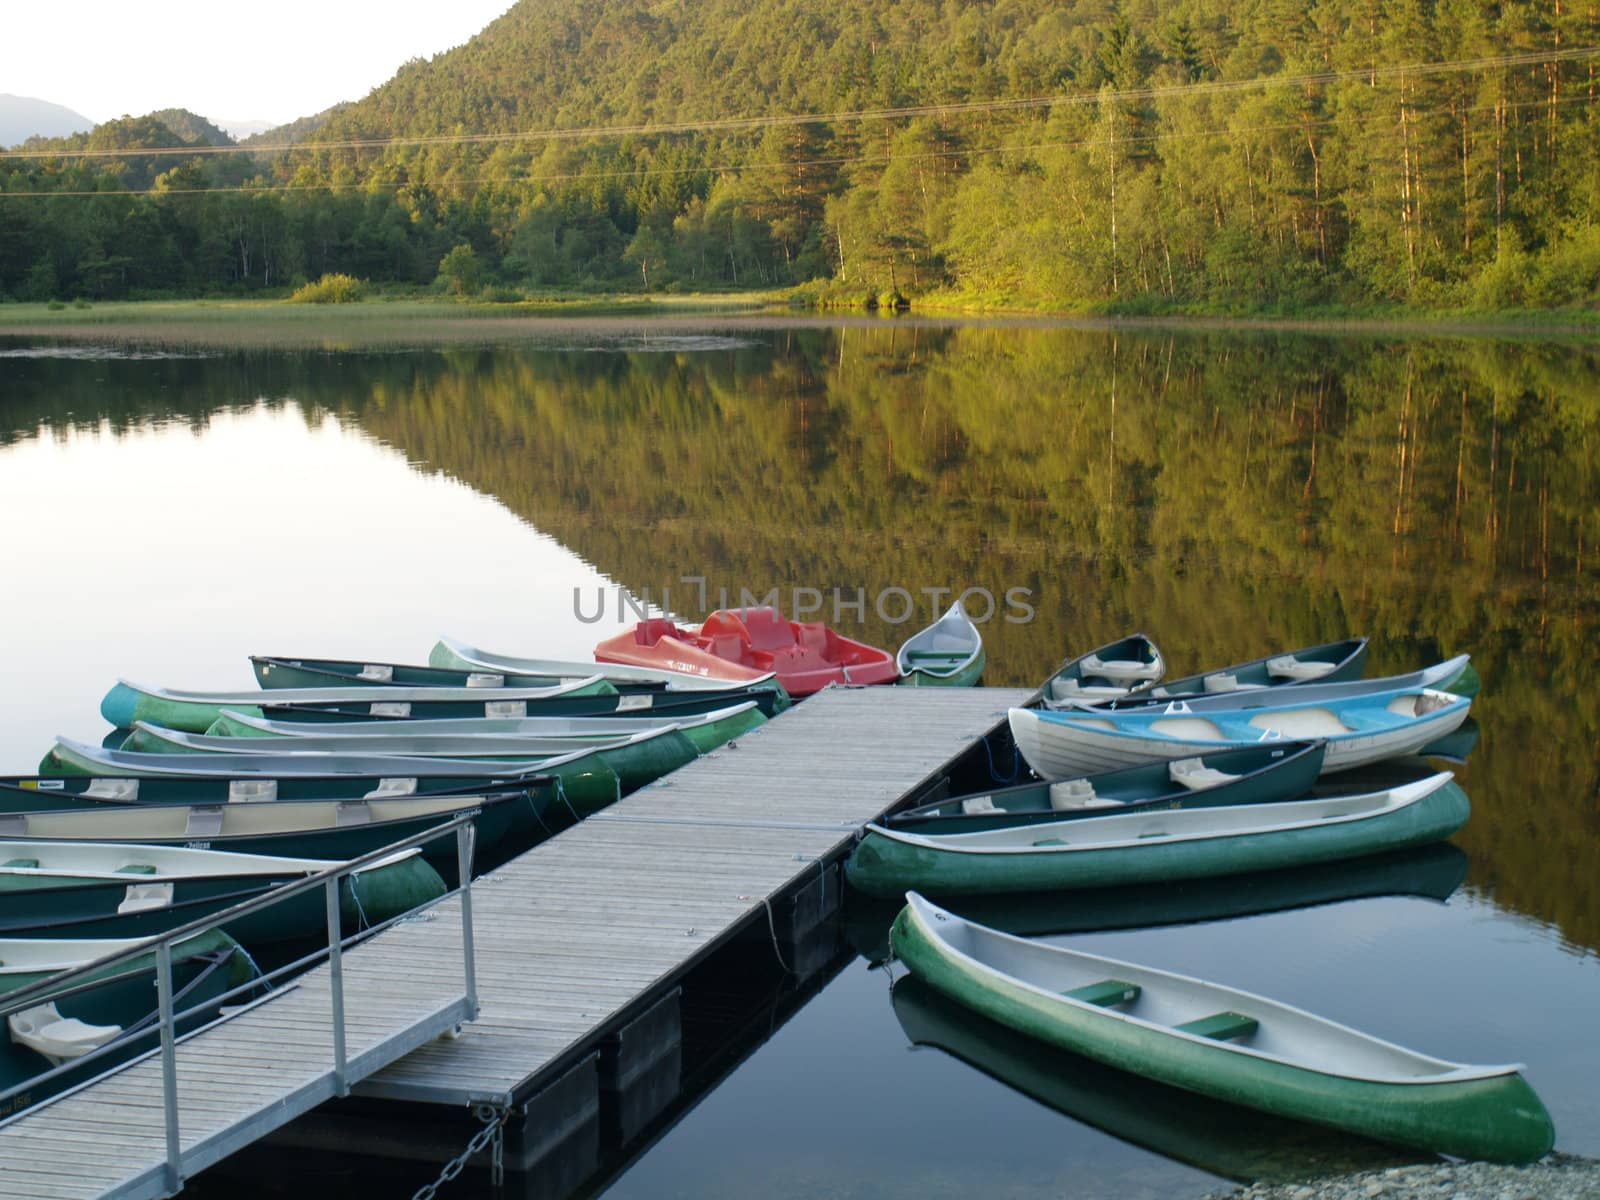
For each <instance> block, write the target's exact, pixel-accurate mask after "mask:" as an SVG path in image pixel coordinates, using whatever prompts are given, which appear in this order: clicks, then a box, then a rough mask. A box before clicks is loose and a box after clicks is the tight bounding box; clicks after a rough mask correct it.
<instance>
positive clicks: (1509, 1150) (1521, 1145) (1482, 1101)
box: [890, 892, 1555, 1162]
mask: <svg viewBox="0 0 1600 1200" xmlns="http://www.w3.org/2000/svg"><path fill="white" fill-rule="evenodd" d="M890 940H891V942H892V944H893V947H894V951H895V954H896V955H897V956H898V957H899V958H900V959H901V961H903V962H904V963H905V965H906V966H907V967H908V968H909V969H910V970H911V972H912V974H914V975H916V976H917V977H919V978H921V979H922V980H923V981H925V982H926V983H928V984H929V985H931V986H932V987H934V988H936V989H938V990H939V991H940V992H943V993H944V994H945V995H947V996H949V997H950V998H951V999H953V1000H956V1001H957V1002H959V1003H961V1004H963V1005H965V1006H967V1007H968V1008H970V1009H973V1010H974V1011H976V1012H978V1013H980V1014H982V1015H983V1016H985V1017H987V1018H989V1019H990V1020H992V1021H996V1022H998V1023H999V1024H1001V1025H1005V1026H1007V1027H1008V1028H1011V1029H1014V1030H1016V1031H1017V1032H1019V1033H1022V1034H1025V1035H1027V1036H1028V1037H1032V1038H1037V1039H1038V1040H1039V1041H1041V1042H1044V1043H1046V1044H1048V1045H1051V1046H1055V1047H1057V1048H1059V1049H1062V1050H1067V1051H1070V1052H1072V1053H1074V1054H1082V1055H1085V1056H1087V1057H1089V1058H1092V1059H1095V1060H1096V1061H1098V1062H1101V1063H1104V1064H1106V1065H1107V1066H1111V1067H1115V1068H1117V1069H1119V1070H1123V1071H1128V1072H1130V1073H1132V1074H1134V1075H1140V1076H1143V1077H1145V1078H1147V1079H1153V1080H1156V1081H1157V1082H1160V1083H1165V1084H1169V1085H1171V1086H1173V1087H1180V1088H1184V1089H1186V1090H1189V1091H1192V1092H1197V1093H1199V1094H1201V1095H1203V1096H1209V1097H1211V1098H1213V1099H1217V1100H1224V1101H1227V1102H1229V1103H1232V1104H1242V1105H1245V1106H1246V1107H1249V1108H1255V1109H1260V1110H1262V1111H1265V1112H1271V1113H1276V1114H1278V1115H1280V1116H1285V1117H1292V1118H1294V1119H1296V1120H1301V1121H1311V1122H1315V1123H1317V1124H1321V1125H1329V1126H1332V1127H1334V1128H1336V1129H1345V1130H1348V1131H1350V1132H1352V1133H1358V1134H1361V1135H1363V1136H1365V1137H1371V1138H1376V1139H1377V1140H1379V1141H1385V1142H1394V1143H1397V1144H1399V1145H1403V1146H1415V1147H1418V1148H1420V1149H1424V1150H1430V1151H1435V1152H1438V1153H1443V1154H1452V1155H1456V1156H1458V1157H1462V1158H1474V1159H1489V1160H1492V1161H1498V1162H1529V1161H1532V1160H1533V1159H1536V1158H1539V1157H1540V1156H1542V1155H1543V1154H1545V1153H1546V1152H1547V1151H1548V1150H1549V1149H1550V1147H1551V1145H1552V1144H1553V1143H1554V1140H1555V1130H1554V1127H1553V1126H1552V1125H1551V1122H1550V1116H1549V1114H1548V1113H1547V1112H1546V1111H1545V1108H1544V1105H1543V1104H1542V1103H1540V1101H1539V1097H1538V1095H1537V1094H1536V1093H1535V1092H1534V1090H1533V1089H1532V1088H1531V1087H1530V1086H1529V1085H1528V1083H1527V1081H1526V1080H1525V1079H1523V1078H1522V1076H1521V1074H1520V1073H1519V1070H1520V1068H1518V1067H1515V1066H1463V1065H1461V1064H1458V1063H1452V1062H1445V1061H1443V1060H1441V1059H1437V1058H1431V1057H1429V1056H1427V1055H1423V1054H1418V1053H1416V1052H1415V1051H1412V1050H1407V1049H1404V1048H1403V1047H1400V1046H1396V1045H1393V1044H1392V1043H1389V1042H1384V1041H1380V1040H1379V1039H1377V1038H1375V1037H1371V1036H1369V1035H1367V1034H1364V1033H1360V1032H1358V1031H1356V1030H1354V1029H1350V1028H1348V1027H1346V1026H1343V1025H1338V1024H1335V1023H1334V1022H1332V1021H1328V1020H1325V1019H1323V1018H1321V1017H1317V1016H1314V1015H1313V1014H1311V1013H1308V1012H1305V1011H1304V1010H1302V1009H1298V1008H1293V1007H1290V1006H1289V1005H1286V1004H1281V1003H1279V1002H1277V1001H1274V1000H1269V999H1267V998H1265V997H1263V996H1257V995H1252V994H1251V993H1248V992H1241V991H1236V990H1235V989H1233V988H1228V987H1223V986H1221V985H1218V984H1214V983H1208V982H1205V981H1204V980H1199V979H1193V978H1190V977H1188V976H1183V975H1175V974H1170V973H1168V972H1165V971H1157V970H1154V969H1152V968H1149V967H1141V966H1135V965H1133V964H1130V963H1125V962H1119V961H1117V960H1114V959H1108V958H1101V957H1099V956H1098V955H1092V954H1085V953H1081V952H1078V951H1073V950H1065V949H1062V948H1060V947H1057V946H1053V945H1049V944H1047V943H1044V942H1030V941H1028V940H1026V939H1024V938H1018V937H1013V936H1011V935H1010V934H1005V933H999V932H997V931H995V930H992V929H986V928H985V927H983V926H981V925H975V924H973V923H972V922H970V921H966V920H964V919H962V918H961V917H958V916H956V915H955V914H954V913H950V912H947V911H945V910H944V909H941V908H939V907H937V906H936V905H933V904H930V903H929V902H928V901H927V900H924V899H923V898H922V897H921V896H919V895H917V894H916V893H915V892H912V893H910V894H908V895H907V897H906V907H905V909H904V910H903V911H902V912H901V914H900V916H899V917H897V918H896V920H895V924H894V928H893V930H892V932H891V934H890Z"/></svg>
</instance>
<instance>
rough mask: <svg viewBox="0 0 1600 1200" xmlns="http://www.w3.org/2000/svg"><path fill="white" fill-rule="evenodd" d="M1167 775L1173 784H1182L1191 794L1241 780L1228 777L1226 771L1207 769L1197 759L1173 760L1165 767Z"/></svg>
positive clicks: (1201, 760) (1200, 760)
mask: <svg viewBox="0 0 1600 1200" xmlns="http://www.w3.org/2000/svg"><path fill="white" fill-rule="evenodd" d="M1167 774H1168V775H1170V776H1171V777H1172V782H1173V783H1178V784H1182V785H1183V786H1184V787H1186V788H1188V789H1189V790H1190V791H1192V792H1199V791H1204V790H1205V789H1206V788H1214V787H1221V786H1222V785H1223V784H1225V783H1232V782H1233V781H1234V780H1236V779H1240V778H1242V776H1239V775H1229V774H1228V773H1227V772H1226V771H1219V770H1217V769H1216V768H1215V767H1208V766H1206V764H1205V760H1204V759H1199V758H1176V759H1173V760H1172V762H1171V763H1170V764H1169V765H1168V766H1167Z"/></svg>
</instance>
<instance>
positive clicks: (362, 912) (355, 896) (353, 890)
mask: <svg viewBox="0 0 1600 1200" xmlns="http://www.w3.org/2000/svg"><path fill="white" fill-rule="evenodd" d="M356 879H357V876H356V875H354V874H352V875H351V876H350V899H351V900H352V901H353V902H354V903H355V906H356V921H357V923H358V925H359V927H360V928H362V929H371V928H372V922H371V921H369V920H368V919H367V910H366V909H365V908H364V907H362V904H361V890H360V889H359V888H357V887H356Z"/></svg>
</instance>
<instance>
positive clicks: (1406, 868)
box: [841, 842, 1468, 963]
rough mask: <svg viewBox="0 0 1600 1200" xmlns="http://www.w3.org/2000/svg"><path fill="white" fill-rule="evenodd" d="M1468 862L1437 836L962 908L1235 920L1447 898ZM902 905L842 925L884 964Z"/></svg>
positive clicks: (1076, 916)
mask: <svg viewBox="0 0 1600 1200" xmlns="http://www.w3.org/2000/svg"><path fill="white" fill-rule="evenodd" d="M1467 864H1468V859H1467V855H1466V852H1465V851H1463V850H1460V849H1458V848H1457V847H1455V846H1452V845H1451V844H1450V843H1449V842H1435V843H1433V844H1432V845H1429V846H1416V847H1413V848H1412V849H1410V850H1391V851H1389V852H1388V853H1387V854H1373V855H1369V856H1368V857H1366V858H1354V859H1341V860H1340V861H1338V862H1331V863H1318V864H1317V865H1315V866H1310V867H1285V868H1283V869H1281V870H1277V871H1251V872H1249V873H1247V874H1244V875H1220V876H1217V877H1215V878H1212V879H1185V880H1179V881H1176V882H1174V883H1173V884H1172V885H1171V886H1168V887H1151V886H1149V885H1148V884H1131V885H1129V886H1127V887H1112V888H1079V889H1077V890H1075V891H1062V892H1021V893H1018V892H996V893H994V894H992V895H987V896H963V897H962V898H961V913H962V915H963V916H965V917H966V918H967V919H968V920H970V921H977V922H978V923H979V924H982V925H988V926H989V927H990V928H993V929H999V930H1001V931H1003V932H1005V933H1014V934H1017V935H1019V936H1022V937H1044V936H1048V935H1052V934H1065V933H1099V932H1103V931H1105V930H1110V929H1148V928H1154V927H1157V926H1161V925H1193V924H1198V923H1201V922H1206V921H1231V920H1235V919H1237V918H1239V917H1252V916H1257V915H1259V914H1261V913H1273V912H1286V911H1290V910H1293V909H1302V908H1315V907H1319V906H1321V905H1327V904H1344V903H1348V902H1349V901H1352V900H1361V899H1365V898H1368V897H1372V896H1414V897H1418V898H1420V899H1425V900H1436V901H1438V902H1439V903H1441V904H1442V903H1444V902H1445V901H1446V900H1448V899H1449V898H1450V896H1451V895H1452V894H1454V892H1455V891H1456V889H1457V888H1459V887H1460V886H1461V884H1462V883H1463V882H1464V881H1465V880H1466V877H1467ZM903 907H905V897H904V896H897V897H895V898H894V899H892V900H891V899H888V898H882V897H871V896H866V895H862V894H860V893H851V896H850V903H849V904H848V905H847V906H846V907H845V913H844V918H843V921H842V922H841V925H842V928H843V930H844V935H845V939H846V940H847V941H848V942H849V943H850V944H851V945H852V946H854V947H855V949H856V952H857V953H859V954H860V955H861V956H862V957H863V958H865V959H866V960H867V961H868V962H871V963H880V962H883V961H884V960H885V959H886V958H888V956H889V926H890V925H892V924H893V923H894V919H895V917H897V916H899V915H900V910H901V909H902V908H903Z"/></svg>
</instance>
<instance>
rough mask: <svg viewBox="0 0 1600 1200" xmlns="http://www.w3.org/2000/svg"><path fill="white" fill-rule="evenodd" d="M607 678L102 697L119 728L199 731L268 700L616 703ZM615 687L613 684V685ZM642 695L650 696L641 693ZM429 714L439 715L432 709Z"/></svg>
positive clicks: (409, 705)
mask: <svg viewBox="0 0 1600 1200" xmlns="http://www.w3.org/2000/svg"><path fill="white" fill-rule="evenodd" d="M602 683H604V680H601V679H600V678H599V677H598V676H594V677H592V678H590V679H583V680H577V681H575V682H572V683H564V684H560V685H558V686H555V687H539V688H468V687H459V688H430V687H417V688H405V687H383V686H380V685H378V684H372V685H370V686H366V687H362V686H350V687H309V688H275V689H273V690H271V691H238V692H194V691H185V690H180V689H177V688H159V687H150V686H147V685H145V684H141V683H131V682H129V681H128V680H126V679H122V680H118V681H117V683H116V684H115V685H113V686H112V688H111V690H110V691H108V692H107V693H106V694H105V696H104V697H103V698H102V699H101V701H100V715H101V716H102V717H104V718H105V719H106V721H107V723H108V724H110V725H111V726H112V727H113V728H115V729H132V728H133V727H134V725H135V724H137V723H138V722H140V721H144V722H147V723H148V724H152V725H162V726H165V727H166V728H168V729H183V730H187V731H188V732H190V733H199V732H201V731H202V730H204V729H207V728H208V727H210V725H211V723H212V722H213V721H215V720H216V719H217V718H218V717H219V716H221V715H222V710H223V709H232V710H234V711H235V712H246V713H249V714H250V715H251V716H253V717H259V716H261V715H262V712H261V708H262V706H263V705H267V704H293V703H296V702H298V701H306V702H310V703H315V704H340V703H348V704H358V705H362V706H365V707H366V708H367V709H368V710H369V711H368V715H370V716H400V717H405V716H411V715H413V709H414V708H415V707H416V706H418V705H424V704H434V703H440V702H443V703H450V702H454V703H459V704H470V705H474V706H476V707H478V708H479V709H480V710H481V711H480V712H479V713H478V714H477V715H479V716H526V715H527V708H528V705H530V704H538V703H541V702H545V701H566V702H569V703H578V704H582V703H585V702H588V703H596V702H603V703H605V704H608V705H611V706H612V707H615V706H616V704H617V703H618V702H619V700H621V699H624V698H622V697H618V696H616V695H611V696H604V695H597V694H595V693H594V691H593V689H594V688H595V687H596V686H597V685H599V684H602ZM612 690H613V691H614V689H612ZM640 699H648V697H641V698H640ZM428 715H437V714H433V713H430V714H428Z"/></svg>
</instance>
